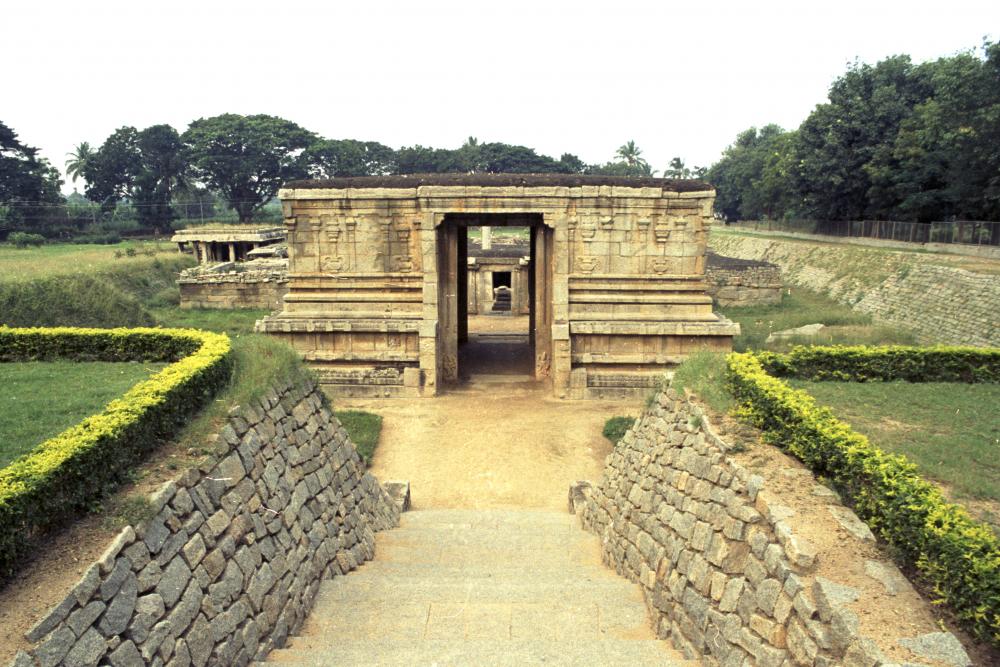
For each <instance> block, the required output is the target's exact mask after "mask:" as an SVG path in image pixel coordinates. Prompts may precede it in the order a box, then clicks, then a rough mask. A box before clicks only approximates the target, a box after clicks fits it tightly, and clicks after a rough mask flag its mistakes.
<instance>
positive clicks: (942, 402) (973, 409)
mask: <svg viewBox="0 0 1000 667" xmlns="http://www.w3.org/2000/svg"><path fill="white" fill-rule="evenodd" d="M788 382H789V384H791V385H792V386H794V387H796V388H798V389H803V390H805V391H807V392H809V393H810V394H812V395H813V396H814V397H815V398H816V400H817V402H818V403H820V404H822V405H826V406H828V407H830V408H831V409H832V410H833V411H834V413H835V414H836V415H837V416H838V417H839V418H841V419H843V420H844V421H846V422H848V423H849V424H850V425H851V426H852V427H853V428H854V429H855V430H856V431H858V432H859V433H863V434H864V435H866V436H868V438H869V439H870V440H871V441H872V443H874V444H875V445H876V446H878V447H880V448H882V449H883V450H886V451H889V452H894V453H897V454H904V455H905V456H906V457H907V458H908V459H910V460H911V461H913V462H914V463H916V464H917V466H918V467H919V468H920V472H921V474H922V475H924V476H925V477H927V478H928V479H933V480H936V481H938V482H942V483H944V484H946V485H947V486H948V487H950V488H951V489H953V490H954V491H955V492H957V493H958V494H959V495H960V496H966V497H971V498H980V499H988V500H991V501H996V502H1000V418H998V416H997V414H998V413H997V409H998V406H1000V385H995V384H960V383H945V382H923V383H906V382H867V383H860V382H809V381H805V380H789V381H788Z"/></svg>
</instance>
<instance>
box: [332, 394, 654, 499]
mask: <svg viewBox="0 0 1000 667" xmlns="http://www.w3.org/2000/svg"><path fill="white" fill-rule="evenodd" d="M335 404H336V407H337V409H338V410H340V409H348V408H356V409H362V410H369V411H371V412H375V413H378V414H380V415H382V417H383V420H384V421H383V426H382V437H381V439H380V441H379V445H378V448H377V449H376V452H375V460H374V462H373V465H372V472H373V473H375V476H376V477H378V478H379V479H380V480H389V479H407V480H409V481H410V486H411V489H412V493H413V506H414V508H416V509H429V508H467V509H486V508H497V507H504V506H517V507H538V508H546V509H560V510H562V509H565V507H566V494H567V491H568V489H569V485H570V483H571V482H574V481H576V480H580V479H591V480H596V479H600V477H601V472H602V470H603V467H604V457H605V456H607V455H608V454H609V453H610V452H611V443H609V442H608V441H607V440H606V439H605V438H604V436H603V435H601V429H602V428H603V427H604V422H605V421H606V420H607V419H608V418H609V417H612V416H614V415H625V414H631V415H637V414H638V413H639V411H640V409H641V407H642V406H641V405H640V404H638V403H636V402H635V401H629V402H604V401H588V402H576V401H560V400H557V399H553V398H550V397H549V391H548V390H547V389H544V388H541V387H538V388H535V387H532V386H530V385H527V384H503V383H497V384H491V383H480V384H476V383H472V384H471V385H469V386H468V387H467V388H465V389H463V390H461V391H455V392H451V393H447V394H445V395H443V396H438V397H436V398H433V399H426V398H423V399H419V398H418V399H395V400H392V401H385V400H361V399H352V400H348V399H343V400H337V401H336V402H335Z"/></svg>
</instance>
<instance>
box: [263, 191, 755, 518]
mask: <svg viewBox="0 0 1000 667" xmlns="http://www.w3.org/2000/svg"><path fill="white" fill-rule="evenodd" d="M428 178H430V177H428ZM434 178H437V177H434ZM450 178H452V179H456V178H457V179H462V180H468V179H478V180H480V181H484V180H494V181H495V180H496V179H500V178H506V177H504V176H501V175H482V176H480V175H475V176H471V175H466V176H451V177H450ZM518 178H521V179H527V180H529V181H531V182H533V185H532V187H530V188H527V189H522V188H512V187H507V186H499V185H497V186H493V185H489V184H477V185H476V186H475V188H474V189H473V190H472V192H474V193H475V194H474V199H470V191H469V190H468V189H467V187H466V186H464V185H462V184H460V183H455V182H451V183H449V184H448V185H434V186H429V185H428V186H424V185H421V184H419V183H415V182H413V181H412V180H411V181H409V182H407V183H406V185H401V186H400V187H399V188H398V189H397V188H393V190H392V191H388V192H387V191H386V190H385V189H383V188H372V189H367V188H364V187H361V184H360V183H358V182H354V183H353V184H352V186H351V187H350V188H344V189H339V188H338V189H336V190H327V189H321V190H316V189H311V188H309V189H307V188H299V187H294V188H291V189H287V190H283V191H282V196H283V197H284V199H285V205H286V206H287V207H288V210H289V211H290V212H292V211H299V212H297V213H294V214H290V217H289V218H287V219H288V220H290V221H291V220H293V219H294V220H296V221H300V222H298V223H294V224H289V225H287V228H288V230H289V232H288V233H289V237H288V243H289V274H288V275H289V280H290V283H289V288H290V292H289V297H288V298H286V299H285V302H284V304H283V308H284V309H283V310H282V312H281V313H278V314H276V315H272V316H269V317H265V318H264V319H262V320H261V321H260V322H259V323H258V324H257V327H256V328H257V330H258V331H261V332H265V333H268V334H271V335H273V336H276V337H279V338H282V339H284V340H286V341H288V342H289V343H290V344H292V346H293V347H296V348H297V349H300V350H301V351H302V352H306V353H309V354H314V353H316V352H319V353H321V356H322V357H323V358H324V359H330V360H335V361H341V362H348V363H349V364H350V369H344V370H340V369H337V370H334V369H333V368H331V366H330V364H325V365H323V366H322V367H321V369H320V370H321V373H322V375H321V377H322V380H323V382H324V383H325V384H327V385H330V386H331V387H335V388H336V389H335V390H337V391H343V392H345V393H350V394H352V395H360V394H367V395H371V396H376V395H377V396H388V395H396V396H401V395H408V396H417V395H421V394H425V395H427V394H433V393H436V392H437V391H438V386H439V384H443V383H445V382H450V381H454V380H457V368H458V364H457V350H458V338H457V335H456V334H453V333H451V329H450V328H449V327H441V326H437V325H431V326H427V325H429V324H430V322H428V321H425V322H424V323H423V324H424V326H423V327H422V328H420V327H414V326H413V325H414V321H413V319H412V318H411V317H399V316H395V317H391V318H390V319H387V320H386V319H384V318H380V319H383V321H384V324H385V325H387V326H388V327H390V328H391V330H393V331H398V332H399V333H398V335H394V336H392V337H390V338H389V339H385V340H383V339H382V338H381V337H379V338H377V340H376V339H371V338H370V334H369V333H368V332H367V331H366V329H367V328H368V327H370V326H371V325H370V317H369V316H368V313H369V312H371V311H370V310H362V311H358V310H355V309H348V310H345V309H344V308H343V306H342V302H341V297H339V296H338V292H339V291H341V290H343V289H348V288H347V283H345V282H344V281H354V280H371V279H372V276H377V275H379V274H383V275H386V276H387V278H389V279H391V280H393V281H399V285H400V287H399V288H398V289H392V290H387V289H381V290H373V291H372V294H371V297H370V298H374V299H375V300H376V301H373V302H370V303H369V304H368V305H367V306H366V308H368V309H373V310H374V311H375V312H380V313H383V312H384V313H390V314H393V315H395V314H397V313H406V312H409V313H413V312H420V305H419V301H423V302H424V305H423V308H425V309H431V308H435V309H436V308H437V307H438V299H439V296H438V291H439V285H438V283H439V282H440V283H441V285H440V289H441V290H442V291H443V292H445V293H447V294H456V293H458V290H459V286H458V284H457V283H458V279H459V276H460V275H461V276H462V277H463V278H464V279H465V280H467V281H468V277H469V276H468V274H472V275H473V276H475V274H476V271H475V269H473V270H472V271H466V270H465V269H467V268H468V267H462V269H463V270H462V271H446V270H445V268H441V269H439V268H438V267H439V266H441V267H447V266H448V264H447V261H446V260H447V258H449V257H452V256H453V253H454V252H456V251H457V243H458V235H459V227H457V226H456V225H457V223H458V220H452V216H451V214H450V213H449V214H448V215H447V216H446V217H445V218H444V219H438V223H436V224H435V225H434V226H433V227H430V228H425V218H424V212H423V208H422V206H423V204H422V202H423V201H424V199H423V198H424V197H425V196H429V193H430V192H434V193H435V195H434V201H435V207H436V210H439V211H441V212H442V213H443V212H445V211H451V212H452V213H458V212H459V211H461V212H462V213H461V215H464V216H470V217H471V216H479V215H481V214H479V213H477V212H476V211H478V210H481V209H480V208H479V207H480V206H486V207H487V209H489V210H491V211H501V210H519V211H532V210H539V211H541V210H545V211H551V212H552V213H549V214H547V215H548V216H549V217H548V218H546V219H545V222H546V224H545V225H543V226H542V227H539V229H542V233H543V236H544V237H546V239H547V240H546V241H545V243H546V248H547V249H548V250H549V251H550V252H551V254H552V256H553V258H554V263H555V267H558V268H557V269H556V270H554V271H553V272H552V277H551V278H549V279H548V280H549V281H550V282H551V289H552V293H553V294H554V295H555V298H557V299H558V302H557V304H556V309H557V312H564V313H568V315H566V316H565V319H564V320H563V321H561V322H559V323H555V322H552V323H547V324H541V322H539V326H540V328H539V333H538V335H537V337H538V339H539V341H540V342H539V354H540V355H541V356H539V358H538V359H537V360H536V361H537V362H538V363H537V366H538V369H539V373H540V374H544V375H549V376H551V379H552V383H553V391H554V393H555V394H556V395H559V396H568V397H573V398H600V397H602V396H609V395H612V394H614V395H617V396H621V395H623V394H624V395H633V396H639V395H641V394H643V393H645V391H646V388H647V387H649V386H650V384H651V382H653V379H652V378H653V375H654V373H653V372H654V371H657V370H666V368H667V365H668V364H669V363H670V362H671V360H672V359H673V358H675V357H678V356H679V357H683V356H684V355H685V354H686V351H687V345H688V344H690V345H697V346H700V347H704V348H707V349H714V350H724V349H728V348H729V347H730V346H731V337H732V336H733V335H735V333H736V327H735V326H734V325H733V324H732V323H730V322H729V321H727V320H724V319H723V318H720V317H718V316H717V315H715V314H713V313H712V308H711V300H710V299H709V298H707V295H705V294H704V292H703V290H704V287H703V282H702V281H701V278H702V276H703V274H704V265H705V258H704V247H705V238H706V234H705V232H706V231H707V229H708V227H709V225H710V224H711V221H712V213H711V200H712V198H713V196H714V195H713V193H712V192H711V190H710V189H709V188H708V186H707V185H701V184H698V185H697V186H696V187H700V188H705V189H704V190H703V191H700V192H694V191H692V192H685V193H677V194H681V195H682V196H675V194H671V193H668V192H667V190H669V189H671V188H673V187H675V186H674V185H671V184H667V183H665V182H661V183H659V184H656V183H652V182H651V183H650V184H649V185H648V186H647V187H641V188H638V187H626V186H624V185H622V186H619V187H614V188H611V187H604V186H600V185H596V184H595V185H593V186H590V185H579V184H573V185H566V186H563V185H559V186H554V185H551V184H544V185H543V184H541V183H539V182H538V181H539V179H548V178H549V176H539V175H529V176H524V175H522V176H519V177H518ZM574 178H584V179H586V178H587V177H579V176H574ZM602 178H604V177H596V178H591V180H593V181H597V180H601V179H602ZM307 190H308V191H307ZM389 192H391V195H390V194H389ZM317 195H319V196H317ZM473 202H475V203H473ZM389 210H391V211H392V214H391V215H387V214H384V213H383V211H389ZM556 211H558V212H556ZM570 211H571V213H570ZM482 215H486V214H485V213H483V214H482ZM534 215H535V214H531V216H529V217H530V219H529V220H528V224H530V225H533V226H534V225H537V224H538V223H540V222H541V220H539V219H536V218H534V217H533V216H534ZM320 218H323V219H324V220H325V222H324V223H322V224H319V223H317V225H312V224H310V223H307V222H305V221H306V219H310V220H318V219H320ZM434 227H436V229H435V228H434ZM321 229H322V230H324V231H322V232H320V230H321ZM348 229H350V230H351V232H350V235H351V237H352V238H353V235H354V234H355V233H356V234H358V238H365V239H367V241H366V242H365V243H363V244H361V245H357V242H355V241H350V242H349V241H347V237H348V232H347V230H348ZM437 235H440V236H437ZM347 243H352V244H354V245H352V246H351V247H352V248H355V250H353V251H348V250H347V247H348V246H347V245H345V244H347ZM376 248H378V250H377V251H376ZM444 248H451V249H452V250H451V251H448V252H445V253H444V255H443V256H441V257H438V256H437V255H439V254H441V252H439V249H444ZM571 258H572V261H570V259H571ZM473 266H475V263H473ZM520 273H524V274H526V273H529V272H528V271H515V272H513V275H512V277H514V276H516V275H517V274H520ZM307 274H308V275H310V276H312V277H311V278H309V279H308V280H310V281H313V282H311V283H310V282H301V278H299V276H304V275H307ZM571 275H574V276H579V277H578V278H577V277H575V278H574V280H576V281H577V283H576V284H575V286H574V289H569V281H570V276H571ZM692 278H697V280H692ZM316 281H318V283H316ZM471 282H472V284H473V287H472V290H471V291H470V293H469V296H470V297H472V298H471V309H472V310H473V311H475V310H476V309H477V308H478V304H477V303H476V299H475V295H476V293H477V292H479V290H477V289H476V279H475V277H473V278H472V281H471ZM317 284H320V285H322V287H320V288H319V289H318V290H317V287H316V285H317ZM682 285H683V287H682ZM421 286H422V287H421ZM636 286H644V289H645V290H650V291H655V292H656V293H657V294H659V296H658V298H657V299H656V300H655V301H651V300H648V299H641V298H638V297H637V296H636V294H635V292H634V290H635V289H636ZM465 287H466V285H463V286H462V290H463V291H466V290H465ZM512 287H519V285H512ZM413 289H416V290H417V292H416V293H415V296H416V298H417V299H418V302H416V303H415V302H414V301H413V300H412V299H411V298H410V295H411V294H414V293H413V292H412V291H411V290H413ZM297 292H303V293H305V292H308V293H309V294H310V295H311V297H310V299H311V302H310V303H309V305H308V307H307V306H306V304H305V303H303V300H301V299H298V298H296V296H295V295H296V293H297ZM520 292H521V290H519V289H514V290H513V292H512V293H513V295H514V298H515V299H516V295H517V294H519V293H520ZM345 294H346V293H345ZM317 295H319V296H317ZM404 295H405V296H404ZM699 295H701V296H699ZM598 299H599V302H597V301H598ZM681 313H683V314H682V315H681V316H678V315H679V314H681ZM609 315H611V317H609ZM615 315H620V316H619V317H615ZM397 338H398V339H399V340H398V341H397V340H396V339H397ZM681 338H683V340H685V345H684V346H680V345H678V346H676V347H674V346H673V343H674V341H676V340H679V339H681ZM362 341H365V342H362ZM583 341H587V343H584V342H583ZM694 341H697V344H696V343H695V342H694ZM581 348H582V349H581ZM362 349H363V350H364V351H363V352H361V351H360V350H362ZM668 349H670V350H672V352H671V354H670V355H665V354H662V353H661V354H655V353H650V351H651V350H668ZM691 349H694V347H692V348H691ZM351 350H353V351H351ZM402 350H405V351H410V350H412V351H413V352H411V353H410V354H409V355H408V356H410V358H409V359H406V360H405V361H401V358H400V353H401V351H402ZM543 350H544V351H543ZM591 350H594V351H597V350H606V351H605V352H592V351H591ZM607 350H610V351H607ZM616 360H617V363H618V366H617V368H616V369H615V372H613V373H609V372H603V371H605V368H603V367H602V362H604V363H607V362H611V363H615V362H616ZM439 376H440V377H439ZM571 378H573V379H572V380H571ZM293 413H294V411H293ZM306 417H308V415H306ZM295 424H296V425H300V426H301V427H303V428H304V430H305V431H306V432H307V433H308V428H309V427H308V419H307V418H306V419H303V418H301V417H300V415H298V414H295ZM297 511H298V510H296V512H297Z"/></svg>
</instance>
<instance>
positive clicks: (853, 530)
mask: <svg viewBox="0 0 1000 667" xmlns="http://www.w3.org/2000/svg"><path fill="white" fill-rule="evenodd" d="M827 509H828V510H829V512H830V514H832V515H833V518H834V519H836V520H837V523H839V524H840V525H841V526H842V527H843V528H844V530H846V531H847V532H849V533H850V534H851V535H853V536H854V537H856V538H857V539H859V540H861V541H862V542H864V543H866V544H875V535H874V534H873V533H872V531H871V528H869V527H868V524H866V523H865V522H864V521H862V520H861V519H859V518H858V515H857V514H855V513H854V512H852V511H851V510H850V509H848V508H846V507H844V506H843V505H830V506H829V507H828V508H827Z"/></svg>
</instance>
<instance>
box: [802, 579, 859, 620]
mask: <svg viewBox="0 0 1000 667" xmlns="http://www.w3.org/2000/svg"><path fill="white" fill-rule="evenodd" d="M860 595H861V594H860V593H859V592H858V591H857V589H854V588H851V587H850V586H844V585H843V584H838V583H837V582H835V581H830V580H829V579H827V578H825V577H816V581H815V582H814V583H813V599H814V600H816V609H817V610H818V611H819V615H820V618H823V619H824V620H825V619H827V618H829V617H830V615H831V614H832V613H833V611H834V610H835V609H836V608H837V607H840V606H842V605H845V604H850V603H851V602H854V601H855V600H857V599H858V598H859V597H860Z"/></svg>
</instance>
